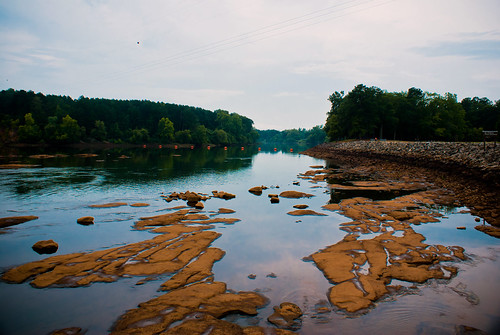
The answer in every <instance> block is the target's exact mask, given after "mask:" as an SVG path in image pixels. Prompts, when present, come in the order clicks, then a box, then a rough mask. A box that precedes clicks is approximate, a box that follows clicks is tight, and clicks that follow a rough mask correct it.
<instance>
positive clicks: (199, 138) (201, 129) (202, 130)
mask: <svg viewBox="0 0 500 335" xmlns="http://www.w3.org/2000/svg"><path fill="white" fill-rule="evenodd" d="M191 140H192V143H194V144H205V143H208V130H207V128H206V127H205V126H203V125H199V126H198V127H196V128H195V129H194V131H193V132H192V134H191Z"/></svg>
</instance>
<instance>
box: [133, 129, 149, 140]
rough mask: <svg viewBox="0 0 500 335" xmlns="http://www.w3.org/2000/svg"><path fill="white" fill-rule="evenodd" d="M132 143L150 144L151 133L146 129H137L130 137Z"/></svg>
mask: <svg viewBox="0 0 500 335" xmlns="http://www.w3.org/2000/svg"><path fill="white" fill-rule="evenodd" d="M129 142H130V143H136V144H139V143H148V142H149V131H148V130H147V129H145V128H140V129H139V128H136V129H133V130H132V131H131V132H130V137H129Z"/></svg>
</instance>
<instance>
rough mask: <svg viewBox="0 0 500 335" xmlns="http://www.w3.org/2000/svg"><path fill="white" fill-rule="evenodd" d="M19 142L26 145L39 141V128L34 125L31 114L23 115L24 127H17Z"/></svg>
mask: <svg viewBox="0 0 500 335" xmlns="http://www.w3.org/2000/svg"><path fill="white" fill-rule="evenodd" d="M18 134H19V140H20V141H22V142H26V143H36V142H38V141H39V140H40V137H41V131H40V127H39V126H38V125H37V124H36V123H35V120H34V119H33V116H32V115H31V113H28V114H26V115H24V125H21V126H19V130H18Z"/></svg>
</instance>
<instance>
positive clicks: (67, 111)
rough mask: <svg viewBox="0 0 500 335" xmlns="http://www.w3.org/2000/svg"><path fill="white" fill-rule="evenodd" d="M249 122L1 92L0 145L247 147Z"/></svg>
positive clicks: (146, 104)
mask: <svg viewBox="0 0 500 335" xmlns="http://www.w3.org/2000/svg"><path fill="white" fill-rule="evenodd" d="M257 139H258V133H257V130H256V129H255V128H254V127H253V121H252V120H251V119H249V118H247V117H245V116H242V115H239V114H237V113H229V112H228V111H225V110H220V109H219V110H216V111H209V110H205V109H202V108H198V107H191V106H183V105H176V104H169V103H163V102H152V101H148V100H113V99H97V98H86V97H83V96H81V97H80V98H78V99H72V98H71V97H68V96H57V95H44V94H42V93H34V92H32V91H28V92H27V91H24V90H19V91H18V90H14V89H9V90H4V91H1V92H0V142H1V143H17V142H19V143H49V144H68V143H77V142H80V141H86V142H93V141H99V142H112V143H148V142H158V143H165V144H168V143H191V144H204V143H212V144H221V145H229V144H234V143H241V144H250V143H255V142H256V141H257Z"/></svg>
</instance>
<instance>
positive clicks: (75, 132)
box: [57, 115, 85, 143]
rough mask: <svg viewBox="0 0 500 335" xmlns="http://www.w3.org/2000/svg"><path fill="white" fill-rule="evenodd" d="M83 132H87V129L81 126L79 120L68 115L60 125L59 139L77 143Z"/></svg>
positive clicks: (64, 141)
mask: <svg viewBox="0 0 500 335" xmlns="http://www.w3.org/2000/svg"><path fill="white" fill-rule="evenodd" d="M82 133H85V129H84V128H80V126H79V125H78V121H76V120H75V119H73V118H72V117H71V116H69V115H66V116H65V117H63V118H62V122H61V125H60V126H59V132H58V136H57V140H58V141H59V142H63V143H76V142H78V141H79V140H80V138H81V136H82Z"/></svg>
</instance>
